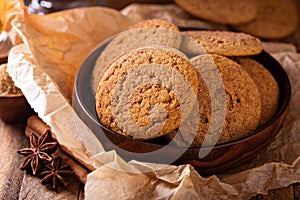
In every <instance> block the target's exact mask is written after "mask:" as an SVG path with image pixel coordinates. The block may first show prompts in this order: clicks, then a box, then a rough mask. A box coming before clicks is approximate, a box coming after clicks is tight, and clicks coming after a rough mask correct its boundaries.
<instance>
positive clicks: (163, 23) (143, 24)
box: [128, 19, 179, 31]
mask: <svg viewBox="0 0 300 200" xmlns="http://www.w3.org/2000/svg"><path fill="white" fill-rule="evenodd" d="M135 28H165V29H168V30H173V31H179V28H178V27H177V26H176V25H175V24H173V23H172V22H170V21H168V20H162V19H148V20H142V21H140V22H138V23H136V24H134V25H132V26H130V27H129V28H128V29H135Z"/></svg>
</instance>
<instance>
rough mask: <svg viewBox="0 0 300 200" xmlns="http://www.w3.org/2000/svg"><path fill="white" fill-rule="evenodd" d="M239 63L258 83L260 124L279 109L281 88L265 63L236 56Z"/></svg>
mask: <svg viewBox="0 0 300 200" xmlns="http://www.w3.org/2000/svg"><path fill="white" fill-rule="evenodd" d="M235 61H236V62H237V63H239V64H240V65H241V66H242V67H243V68H245V69H246V71H247V72H248V73H249V74H250V76H251V77H252V79H253V80H254V82H255V83H256V85H257V88H258V91H259V93H260V99H261V106H262V111H261V119H260V125H264V124H265V123H266V122H267V121H269V120H270V119H271V118H272V117H273V116H274V114H275V113H276V111H277V106H278V100H279V88H278V84H277V82H276V80H275V79H274V77H273V76H272V74H271V73H270V72H269V71H268V70H267V69H266V68H264V66H263V65H261V64H260V63H258V62H257V61H255V60H253V59H252V58H243V57H241V58H236V59H235Z"/></svg>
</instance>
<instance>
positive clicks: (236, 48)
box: [182, 31, 262, 56]
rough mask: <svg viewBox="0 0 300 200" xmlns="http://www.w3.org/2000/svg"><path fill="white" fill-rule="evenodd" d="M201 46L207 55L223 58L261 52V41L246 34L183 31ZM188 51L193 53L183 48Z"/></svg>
mask: <svg viewBox="0 0 300 200" xmlns="http://www.w3.org/2000/svg"><path fill="white" fill-rule="evenodd" d="M182 33H183V34H184V35H187V36H189V37H191V38H192V39H194V40H195V41H196V42H197V43H198V44H199V45H201V46H202V47H203V48H204V49H205V50H206V51H207V52H208V53H211V54H218V55H223V56H248V55H255V54H259V53H261V51H262V44H261V41H260V40H259V39H258V38H257V37H254V36H251V35H249V34H246V33H241V32H240V33H237V32H230V31H184V32H182ZM185 49H186V50H187V51H188V50H189V51H191V52H192V51H193V49H189V46H188V47H185Z"/></svg>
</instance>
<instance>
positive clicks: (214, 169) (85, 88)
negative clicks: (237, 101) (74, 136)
mask: <svg viewBox="0 0 300 200" xmlns="http://www.w3.org/2000/svg"><path fill="white" fill-rule="evenodd" d="M106 45H107V41H106V42H104V43H103V44H101V45H100V46H99V47H97V48H96V49H95V50H94V51H93V52H92V53H91V54H90V55H89V56H88V57H87V59H86V60H85V62H84V63H83V64H82V66H81V68H80V70H79V72H78V74H77V77H76V81H75V87H74V88H75V89H74V94H73V95H74V98H73V107H74V109H75V111H76V112H77V113H78V115H79V117H80V118H81V119H82V120H83V122H85V123H86V125H87V126H88V127H89V128H90V129H91V130H92V131H93V132H94V134H95V135H96V136H97V138H98V139H99V140H100V141H101V143H102V144H103V146H104V148H105V150H106V151H109V150H115V151H116V152H117V153H118V154H119V155H120V156H121V157H122V158H123V159H125V160H127V161H129V160H132V159H134V160H138V161H145V162H154V163H162V164H171V163H172V164H176V165H180V164H188V163H189V164H191V165H193V166H194V167H195V168H196V169H197V170H198V171H199V173H200V174H202V175H209V174H217V173H220V172H224V170H226V169H229V168H232V167H233V166H235V165H237V164H240V163H242V162H244V161H246V160H248V159H250V158H252V157H253V156H254V155H255V154H256V153H257V152H259V151H260V150H261V149H263V148H264V147H265V146H266V145H268V144H269V143H270V142H271V140H272V139H273V138H274V136H275V135H276V134H277V133H278V131H279V130H280V128H281V127H282V124H283V122H284V120H285V118H286V115H287V112H288V105H289V102H290V98H291V86H290V82H289V79H288V76H287V74H286V72H285V71H284V69H283V68H282V66H281V65H280V64H279V63H278V62H277V61H276V60H275V59H274V58H273V57H271V56H270V55H269V54H268V53H266V52H265V51H263V52H262V53H261V54H259V55H256V56H252V58H253V59H255V60H256V61H258V62H259V63H261V64H263V65H264V66H265V68H266V69H268V70H269V71H270V72H271V74H272V75H273V76H274V78H275V79H276V81H277V82H278V85H279V89H280V99H279V105H278V110H277V113H276V115H275V116H274V117H273V118H272V119H271V120H270V121H269V122H267V123H266V124H265V125H264V126H263V127H260V128H258V129H257V130H255V131H254V132H253V133H252V134H251V135H249V136H247V137H244V138H241V139H239V140H236V141H232V142H228V143H225V144H219V145H216V146H214V147H212V149H211V151H210V152H209V154H207V155H206V156H205V157H203V158H200V157H199V151H200V148H195V147H194V148H181V147H176V146H172V145H164V144H162V143H160V141H159V140H153V141H141V140H134V139H131V138H129V137H125V136H122V135H120V134H118V133H115V132H114V131H112V130H110V129H108V128H107V127H105V126H103V125H102V124H100V123H99V121H98V118H97V115H96V111H95V100H94V95H93V92H92V89H91V86H90V79H91V77H92V72H93V68H94V66H95V62H96V60H97V58H98V56H99V55H100V53H101V52H102V51H103V49H104V48H105V47H106ZM207 150H210V149H209V148H207Z"/></svg>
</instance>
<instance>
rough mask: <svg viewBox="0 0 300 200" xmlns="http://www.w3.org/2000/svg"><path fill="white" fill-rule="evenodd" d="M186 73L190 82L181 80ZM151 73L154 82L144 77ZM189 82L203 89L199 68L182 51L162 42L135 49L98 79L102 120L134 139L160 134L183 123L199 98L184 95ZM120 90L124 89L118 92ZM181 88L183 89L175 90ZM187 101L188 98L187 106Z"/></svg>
mask: <svg viewBox="0 0 300 200" xmlns="http://www.w3.org/2000/svg"><path fill="white" fill-rule="evenodd" d="M153 69H154V70H153ZM128 77H131V78H128ZM182 78H184V80H186V82H185V81H181V82H180V81H179V80H182ZM147 79H149V80H150V79H151V80H154V82H149V83H147V82H146V83H145V80H147ZM153 83H157V84H153ZM158 83H160V84H158ZM183 83H184V84H183ZM187 83H188V84H187ZM134 84H135V86H133V85H134ZM184 85H187V87H190V88H191V91H192V92H193V93H196V92H197V91H198V75H197V71H196V69H195V68H194V66H193V65H192V64H191V63H190V61H189V59H188V58H187V57H185V56H184V55H183V54H182V53H180V52H179V51H177V50H175V49H171V48H169V49H167V48H157V47H153V48H151V47H147V48H141V49H137V50H133V51H131V52H128V53H126V54H125V55H123V56H121V57H120V58H118V59H117V60H115V61H114V62H113V63H111V64H110V66H109V68H108V69H107V70H106V71H105V73H104V75H103V76H102V78H101V80H100V81H99V84H98V89H97V92H96V111H97V115H98V118H99V120H100V122H101V123H102V124H103V125H105V126H107V127H109V128H111V129H112V130H114V131H116V132H118V133H120V134H123V135H126V136H130V137H133V138H134V139H151V138H155V137H158V136H161V135H163V134H166V133H168V132H170V131H172V130H174V129H176V128H178V127H179V126H180V124H181V119H182V117H183V116H187V115H188V112H190V111H189V110H188V108H189V107H192V105H193V104H194V103H195V101H193V100H191V98H190V95H185V94H186V90H187V89H186V87H185V86H184ZM124 88H125V89H124ZM119 91H124V92H123V93H121V94H122V95H116V94H118V92H119ZM174 91H175V92H174ZM176 91H180V92H181V94H182V95H181V96H176V95H175V93H176ZM182 104H187V106H186V108H185V109H181V106H182ZM161 108H163V109H161ZM160 127H161V130H159V129H160ZM140 130H143V131H140ZM153 131H154V132H155V134H153Z"/></svg>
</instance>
